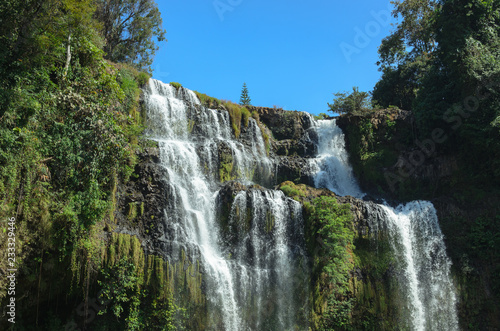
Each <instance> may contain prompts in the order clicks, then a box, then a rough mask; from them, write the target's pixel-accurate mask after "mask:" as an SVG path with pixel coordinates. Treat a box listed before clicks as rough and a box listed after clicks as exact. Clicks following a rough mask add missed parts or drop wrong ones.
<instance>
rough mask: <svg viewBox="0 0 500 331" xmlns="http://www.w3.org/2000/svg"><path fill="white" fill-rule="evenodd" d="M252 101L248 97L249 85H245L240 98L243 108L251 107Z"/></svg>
mask: <svg viewBox="0 0 500 331" xmlns="http://www.w3.org/2000/svg"><path fill="white" fill-rule="evenodd" d="M251 102H252V100H251V99H250V97H249V96H248V88H247V84H246V83H243V87H242V89H241V96H240V105H242V106H250V105H251Z"/></svg>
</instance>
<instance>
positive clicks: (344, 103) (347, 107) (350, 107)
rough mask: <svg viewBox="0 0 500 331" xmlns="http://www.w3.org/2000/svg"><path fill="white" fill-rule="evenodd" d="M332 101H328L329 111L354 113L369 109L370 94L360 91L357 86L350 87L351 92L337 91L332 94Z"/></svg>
mask: <svg viewBox="0 0 500 331" xmlns="http://www.w3.org/2000/svg"><path fill="white" fill-rule="evenodd" d="M333 95H334V96H335V98H334V99H333V103H328V107H329V109H328V110H329V111H331V112H334V113H337V114H355V113H361V112H365V111H367V110H369V109H371V108H372V107H371V102H370V94H369V93H368V92H360V91H359V88H358V87H357V86H354V87H353V88H352V93H348V92H337V93H334V94H333Z"/></svg>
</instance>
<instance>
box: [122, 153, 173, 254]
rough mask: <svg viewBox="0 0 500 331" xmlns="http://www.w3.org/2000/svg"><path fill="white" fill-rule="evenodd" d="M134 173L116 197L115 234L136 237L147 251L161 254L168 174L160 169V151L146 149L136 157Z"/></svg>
mask: <svg viewBox="0 0 500 331" xmlns="http://www.w3.org/2000/svg"><path fill="white" fill-rule="evenodd" d="M137 157H138V158H139V160H140V161H139V163H138V164H137V165H136V167H135V170H134V174H133V175H132V177H131V178H130V180H129V181H128V182H127V183H126V184H125V185H124V186H122V185H118V190H117V194H116V205H117V208H116V211H115V214H114V216H115V221H116V224H117V228H116V230H115V231H116V232H119V233H126V234H131V235H135V236H137V237H138V238H139V239H140V241H141V243H142V245H143V247H144V249H145V251H146V252H147V253H149V254H156V255H162V254H161V253H162V252H161V249H160V241H159V238H160V237H161V236H162V230H163V224H162V222H163V218H164V209H165V207H166V206H167V200H168V197H167V195H166V194H165V193H166V192H167V191H168V190H167V173H166V171H165V169H163V168H162V167H161V166H160V164H159V163H160V159H159V150H158V148H155V147H149V148H146V149H145V150H144V151H143V152H139V153H138V154H137Z"/></svg>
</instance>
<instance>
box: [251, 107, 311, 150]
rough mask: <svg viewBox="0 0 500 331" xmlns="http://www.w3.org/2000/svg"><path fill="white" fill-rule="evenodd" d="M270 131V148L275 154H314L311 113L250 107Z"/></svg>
mask: <svg viewBox="0 0 500 331" xmlns="http://www.w3.org/2000/svg"><path fill="white" fill-rule="evenodd" d="M250 110H251V111H256V112H257V113H258V114H259V119H260V121H261V122H262V123H263V124H265V125H266V126H267V127H268V128H269V129H270V130H271V132H272V135H273V143H272V148H273V150H274V152H275V153H276V154H277V155H282V156H292V155H298V156H301V157H311V156H314V155H316V142H317V139H318V137H317V136H316V135H315V134H314V132H313V131H312V130H310V129H311V128H312V127H313V120H312V117H311V115H309V114H307V113H304V112H298V111H287V110H283V109H281V108H265V107H250Z"/></svg>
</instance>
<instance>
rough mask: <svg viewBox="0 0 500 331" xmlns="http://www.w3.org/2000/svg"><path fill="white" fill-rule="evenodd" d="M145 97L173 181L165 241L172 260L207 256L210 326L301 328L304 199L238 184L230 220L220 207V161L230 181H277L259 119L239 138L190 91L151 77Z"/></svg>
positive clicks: (224, 117)
mask: <svg viewBox="0 0 500 331" xmlns="http://www.w3.org/2000/svg"><path fill="white" fill-rule="evenodd" d="M144 102H145V106H146V112H147V114H146V115H147V116H146V126H147V130H146V135H147V136H148V137H149V139H152V140H155V141H157V142H158V144H159V148H160V164H161V166H162V167H164V169H165V176H166V180H167V183H168V189H167V191H166V192H164V194H165V195H166V196H167V198H168V199H167V201H168V205H167V206H166V209H165V221H164V226H163V228H164V233H163V236H162V238H161V240H162V247H163V249H164V250H165V251H166V252H168V256H169V260H170V262H173V263H175V261H178V260H179V259H180V257H181V256H184V254H185V255H186V256H187V257H188V259H189V260H190V261H200V262H201V265H202V268H203V281H204V288H205V292H206V297H207V299H208V303H207V307H208V310H209V311H208V314H209V322H208V323H209V325H207V326H206V327H207V329H209V330H231V331H232V330H291V329H294V328H295V327H297V325H300V326H301V327H304V326H305V325H306V322H305V320H306V317H305V316H306V314H307V299H304V298H306V297H307V291H308V287H307V285H306V284H307V278H305V277H306V276H305V275H306V274H307V261H306V256H305V253H304V243H303V237H304V235H303V219H302V210H301V206H300V204H299V203H298V202H296V201H294V200H292V199H289V198H287V197H285V196H284V194H283V193H282V192H281V191H273V190H268V189H264V188H262V187H260V186H250V187H245V186H242V185H241V186H242V188H241V189H240V191H238V192H237V193H235V196H234V197H233V198H234V201H232V202H231V204H230V208H229V215H228V216H227V217H226V218H227V219H225V218H224V217H222V216H221V215H219V214H218V212H219V210H220V209H221V205H222V204H223V202H222V200H223V196H222V193H221V181H225V180H227V179H228V178H225V177H224V175H223V174H221V173H220V172H219V170H220V168H221V166H222V163H223V162H226V163H225V166H226V169H225V170H226V171H227V174H226V176H228V177H230V178H229V179H235V180H237V181H239V182H240V183H243V184H245V185H252V184H253V183H254V182H258V184H261V185H268V184H269V183H271V182H272V181H273V176H274V169H275V166H274V164H273V162H272V161H271V159H270V158H269V157H268V156H267V154H266V148H265V145H264V140H263V139H262V133H261V131H260V128H259V126H258V125H257V122H256V121H255V120H254V119H252V118H250V119H249V123H248V126H247V127H245V128H242V132H241V136H240V140H241V141H240V140H239V139H236V138H235V137H234V134H233V133H232V130H231V120H230V117H229V114H228V112H227V111H224V110H214V109H208V108H205V107H203V106H202V105H201V104H200V102H199V100H198V98H197V96H196V94H195V93H194V92H192V91H190V90H188V89H185V88H183V87H179V88H175V87H173V86H171V85H169V84H164V83H162V82H159V81H157V80H154V79H150V82H149V85H148V86H147V88H146V89H145V91H144ZM243 142H244V143H243ZM223 178H225V179H223ZM223 219H224V220H223ZM228 229H229V230H230V231H228ZM300 312H302V313H300ZM301 314H302V315H301Z"/></svg>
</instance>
